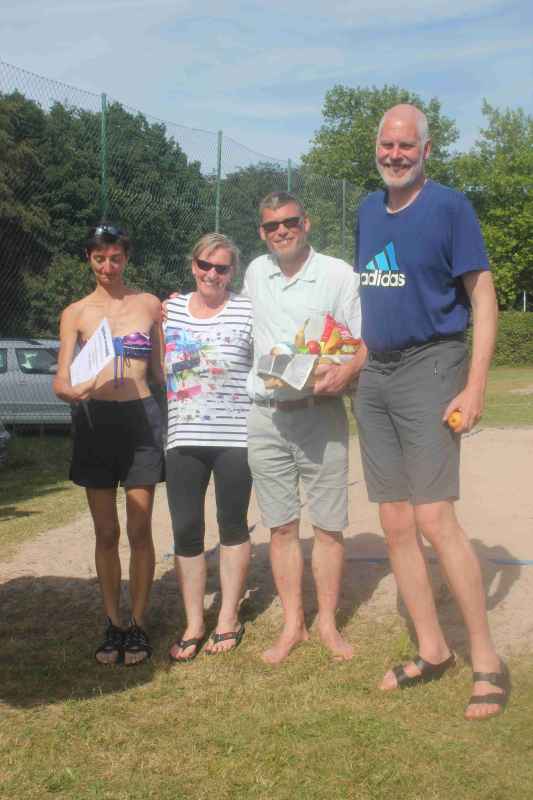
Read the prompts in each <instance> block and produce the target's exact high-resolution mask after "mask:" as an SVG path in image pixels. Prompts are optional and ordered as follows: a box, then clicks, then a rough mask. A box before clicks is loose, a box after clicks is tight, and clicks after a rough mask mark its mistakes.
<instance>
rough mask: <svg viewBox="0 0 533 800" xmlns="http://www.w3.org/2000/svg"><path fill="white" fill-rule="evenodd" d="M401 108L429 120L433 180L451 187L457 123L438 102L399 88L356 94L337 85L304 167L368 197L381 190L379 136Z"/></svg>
mask: <svg viewBox="0 0 533 800" xmlns="http://www.w3.org/2000/svg"><path fill="white" fill-rule="evenodd" d="M399 103H411V104H413V105H415V106H417V107H418V108H420V109H421V110H422V111H423V112H424V113H425V114H426V116H427V118H428V122H429V129H430V134H431V142H432V147H431V157H430V159H429V162H428V174H429V176H430V177H432V178H434V179H435V180H437V181H440V182H443V183H447V182H448V179H449V175H450V161H451V156H450V154H449V153H448V151H447V148H448V146H449V145H451V144H453V142H455V141H456V140H457V139H458V137H459V131H458V129H457V128H456V126H455V123H454V122H453V120H451V119H449V118H448V117H446V116H443V115H442V114H441V113H440V109H441V104H440V103H439V101H438V100H437V98H436V97H433V98H432V99H431V100H430V101H429V103H424V102H423V101H422V99H421V98H420V97H419V96H418V95H417V94H415V93H413V92H408V91H407V90H406V89H400V88H399V87H398V86H384V87H383V89H378V88H376V86H373V87H372V89H366V88H361V87H359V86H358V87H357V88H356V89H351V88H349V87H346V86H340V85H338V84H337V85H336V86H334V87H333V89H331V90H329V91H327V92H326V98H325V104H324V109H323V112H322V113H323V116H324V121H325V122H324V125H322V127H321V128H319V130H318V131H316V132H315V138H314V141H313V142H312V147H311V149H310V151H309V153H308V154H307V155H304V156H302V161H303V163H304V164H305V165H306V166H308V167H310V168H312V169H313V170H315V171H317V172H320V173H322V174H324V175H329V176H330V177H332V178H346V179H347V180H349V181H351V182H352V183H355V184H356V185H357V186H361V187H363V188H364V189H367V190H368V191H371V192H372V191H375V190H376V189H380V188H381V187H382V185H383V184H382V182H381V178H380V177H379V175H378V173H377V171H376V162H375V143H376V134H377V131H378V126H379V122H380V120H381V117H382V116H383V114H384V113H385V112H386V111H387V110H388V109H389V108H392V106H395V105H398V104H399Z"/></svg>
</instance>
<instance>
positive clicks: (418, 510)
mask: <svg viewBox="0 0 533 800" xmlns="http://www.w3.org/2000/svg"><path fill="white" fill-rule="evenodd" d="M415 519H416V524H417V527H418V529H419V531H420V533H421V534H422V536H424V538H425V539H427V540H428V542H429V543H430V544H432V545H433V547H435V549H439V548H440V547H446V544H447V543H449V542H451V541H452V540H453V539H454V538H455V535H456V532H457V523H456V520H455V513H454V510H453V503H449V502H448V501H447V500H444V501H442V502H438V503H430V504H428V505H423V506H416V507H415Z"/></svg>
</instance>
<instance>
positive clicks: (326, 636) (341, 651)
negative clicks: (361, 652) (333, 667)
mask: <svg viewBox="0 0 533 800" xmlns="http://www.w3.org/2000/svg"><path fill="white" fill-rule="evenodd" d="M317 639H318V640H319V642H322V644H325V645H326V647H327V648H328V650H329V651H330V652H331V654H332V655H333V660H334V661H351V659H352V658H353V657H354V655H355V650H354V648H353V647H352V645H351V644H348V642H345V641H344V639H343V638H342V636H341V635H340V633H339V631H338V630H337V628H329V629H327V630H321V629H320V626H319V627H318V632H317Z"/></svg>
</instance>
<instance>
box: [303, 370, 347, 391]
mask: <svg viewBox="0 0 533 800" xmlns="http://www.w3.org/2000/svg"><path fill="white" fill-rule="evenodd" d="M315 375H316V377H317V378H320V377H321V378H322V380H321V381H320V382H319V383H317V384H316V386H315V388H314V390H313V393H314V394H333V395H337V394H341V392H343V391H344V389H346V386H347V385H348V383H349V382H350V379H351V377H352V376H351V374H350V372H349V371H348V370H346V369H345V368H344V367H339V366H337V365H336V364H321V365H320V366H319V367H317V368H316V370H315Z"/></svg>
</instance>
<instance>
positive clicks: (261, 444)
mask: <svg viewBox="0 0 533 800" xmlns="http://www.w3.org/2000/svg"><path fill="white" fill-rule="evenodd" d="M299 413H301V412H291V411H272V409H269V408H260V407H259V406H257V405H256V404H255V403H254V404H253V405H252V408H251V410H250V413H249V414H248V457H249V460H250V469H251V471H252V475H253V479H254V487H255V494H256V497H257V501H258V503H259V509H260V511H261V519H262V521H263V525H264V526H265V527H268V528H270V530H271V538H270V561H271V565H272V572H273V575H274V582H275V584H276V589H277V590H278V594H279V596H280V599H281V604H282V606H283V611H284V614H285V624H284V628H283V633H282V635H281V637H280V638H279V639H278V641H277V642H276V644H275V645H274V647H271V648H270V649H269V650H266V651H265V652H264V653H263V661H264V662H265V663H266V664H277V663H279V662H280V661H282V660H283V659H284V658H286V657H287V656H288V655H289V653H290V652H291V650H292V648H293V647H294V645H295V644H297V643H298V642H301V641H304V640H306V639H308V638H309V634H308V633H307V630H306V628H305V622H304V616H303V605H302V575H303V557H302V549H301V547H300V540H299V525H300V496H299V490H298V483H299V472H298V467H297V465H296V462H295V458H294V453H293V450H292V448H291V445H290V440H291V435H292V431H293V426H294V419H293V418H294V416H295V414H299Z"/></svg>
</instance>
